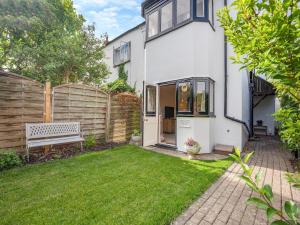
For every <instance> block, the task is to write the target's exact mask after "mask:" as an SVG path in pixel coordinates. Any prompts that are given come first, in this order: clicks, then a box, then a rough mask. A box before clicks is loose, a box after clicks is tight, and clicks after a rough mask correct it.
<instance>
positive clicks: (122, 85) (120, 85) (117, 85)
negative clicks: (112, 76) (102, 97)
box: [105, 79, 135, 93]
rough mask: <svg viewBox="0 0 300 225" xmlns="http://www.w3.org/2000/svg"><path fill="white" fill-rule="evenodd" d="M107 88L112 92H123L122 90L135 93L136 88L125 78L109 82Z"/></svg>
mask: <svg viewBox="0 0 300 225" xmlns="http://www.w3.org/2000/svg"><path fill="white" fill-rule="evenodd" d="M105 89H106V90H107V91H108V92H112V93H122V92H130V93H135V89H134V88H133V87H131V86H130V85H129V84H128V83H127V82H126V81H125V80H122V79H117V80H115V81H113V82H111V83H108V84H107V87H105Z"/></svg>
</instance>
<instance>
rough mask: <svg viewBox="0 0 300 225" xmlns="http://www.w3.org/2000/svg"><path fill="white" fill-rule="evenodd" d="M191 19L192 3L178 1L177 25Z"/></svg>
mask: <svg viewBox="0 0 300 225" xmlns="http://www.w3.org/2000/svg"><path fill="white" fill-rule="evenodd" d="M190 18H191V1H190V0H177V24H180V23H182V22H184V21H186V20H188V19H190Z"/></svg>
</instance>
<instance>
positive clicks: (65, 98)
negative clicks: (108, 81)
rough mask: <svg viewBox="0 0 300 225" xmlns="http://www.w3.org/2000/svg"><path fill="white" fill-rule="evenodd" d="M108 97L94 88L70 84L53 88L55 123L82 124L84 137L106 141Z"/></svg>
mask: <svg viewBox="0 0 300 225" xmlns="http://www.w3.org/2000/svg"><path fill="white" fill-rule="evenodd" d="M107 103H108V95H107V94H106V93H104V92H103V91H101V90H99V89H96V88H94V87H90V86H86V85H81V84H68V85H62V86H58V87H54V88H53V99H52V112H53V113H52V118H53V122H80V124H81V129H82V130H83V133H84V135H85V136H86V135H88V134H94V135H95V137H96V139H97V140H98V141H104V140H105V134H106V111H107Z"/></svg>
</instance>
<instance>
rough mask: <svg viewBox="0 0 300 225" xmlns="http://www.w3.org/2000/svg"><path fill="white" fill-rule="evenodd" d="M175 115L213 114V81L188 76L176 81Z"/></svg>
mask: <svg viewBox="0 0 300 225" xmlns="http://www.w3.org/2000/svg"><path fill="white" fill-rule="evenodd" d="M176 102H177V115H179V116H180V115H182V116H214V81H213V80H212V79H210V78H204V77H203V78H200V77H199V78H196V77H195V78H190V79H186V80H179V81H177V94H176Z"/></svg>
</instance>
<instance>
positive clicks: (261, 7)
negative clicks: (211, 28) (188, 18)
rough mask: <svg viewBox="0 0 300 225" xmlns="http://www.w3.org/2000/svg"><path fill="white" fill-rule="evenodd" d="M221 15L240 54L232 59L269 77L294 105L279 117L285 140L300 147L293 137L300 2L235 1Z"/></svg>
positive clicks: (299, 81)
mask: <svg viewBox="0 0 300 225" xmlns="http://www.w3.org/2000/svg"><path fill="white" fill-rule="evenodd" d="M232 12H234V13H232ZM218 16H219V21H220V22H221V26H222V27H223V28H224V31H225V35H226V36H227V40H228V41H229V42H230V44H231V45H232V46H233V48H234V51H235V53H236V56H235V57H232V60H233V61H234V62H235V63H238V64H241V65H242V67H243V68H247V69H248V70H249V71H251V70H255V71H256V73H257V74H264V75H266V77H267V79H268V80H269V81H270V82H271V83H272V84H273V85H274V86H275V88H276V91H277V95H278V97H280V98H286V97H287V98H288V99H289V100H290V101H292V102H293V103H294V104H293V105H294V106H293V107H291V106H284V107H283V109H281V110H280V111H279V112H278V113H277V117H276V118H277V120H278V121H279V122H280V128H281V131H280V132H281V138H282V140H283V141H284V142H286V143H287V144H289V143H293V144H292V145H289V147H290V148H294V147H295V146H299V147H300V138H299V135H298V136H297V135H292V133H293V132H294V131H295V129H296V130H298V129H299V124H300V120H299V113H300V70H299V68H300V51H299V50H300V35H299V34H300V30H299V26H300V19H299V18H300V9H299V0H235V1H233V3H232V5H230V6H228V7H225V8H223V9H221V10H220V11H219V12H218ZM287 110H288V111H287ZM291 118H292V119H291ZM287 129H289V130H287Z"/></svg>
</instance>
